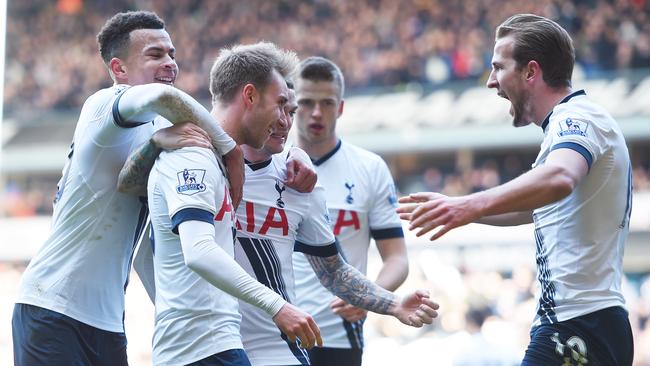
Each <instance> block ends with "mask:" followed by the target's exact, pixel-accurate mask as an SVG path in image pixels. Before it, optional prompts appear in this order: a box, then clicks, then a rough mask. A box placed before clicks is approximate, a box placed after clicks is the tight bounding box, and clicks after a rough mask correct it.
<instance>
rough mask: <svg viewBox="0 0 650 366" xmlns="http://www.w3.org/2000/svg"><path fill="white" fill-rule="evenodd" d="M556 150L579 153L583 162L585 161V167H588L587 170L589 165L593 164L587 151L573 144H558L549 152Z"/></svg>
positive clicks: (592, 159)
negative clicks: (569, 150)
mask: <svg viewBox="0 0 650 366" xmlns="http://www.w3.org/2000/svg"><path fill="white" fill-rule="evenodd" d="M557 149H571V150H573V151H575V152H577V153H579V154H580V155H582V156H583V157H584V158H585V160H587V165H588V166H589V169H591V163H593V161H594V158H593V156H592V155H591V153H590V152H589V150H587V149H586V148H585V147H584V146H582V145H580V144H578V143H575V142H560V143H559V144H556V145H553V147H552V148H551V151H553V150H557Z"/></svg>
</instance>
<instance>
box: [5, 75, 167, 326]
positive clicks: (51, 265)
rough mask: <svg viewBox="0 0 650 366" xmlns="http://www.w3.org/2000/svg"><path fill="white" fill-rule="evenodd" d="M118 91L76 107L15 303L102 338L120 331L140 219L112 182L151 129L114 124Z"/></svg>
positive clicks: (136, 201)
mask: <svg viewBox="0 0 650 366" xmlns="http://www.w3.org/2000/svg"><path fill="white" fill-rule="evenodd" d="M126 89H128V86H126V85H118V86H113V87H111V88H107V89H103V90H100V91H98V92H97V93H95V94H93V95H92V96H91V97H89V98H88V100H86V102H85V103H84V106H83V108H82V109H81V114H80V116H79V121H78V123H77V127H76V129H75V133H74V139H73V143H72V146H71V149H70V153H69V155H68V161H67V162H66V164H65V167H64V168H63V174H62V177H61V180H60V181H59V185H58V192H57V195H56V199H55V204H54V215H53V218H52V228H51V233H50V236H49V237H48V239H47V241H45V243H44V244H43V245H42V246H41V248H40V249H39V251H38V253H37V254H36V255H35V256H34V258H32V260H31V262H30V264H29V266H28V267H27V269H26V270H25V273H24V274H23V278H22V282H21V285H20V289H19V293H18V299H17V301H16V302H17V303H23V304H31V305H35V306H39V307H42V308H46V309H49V310H52V311H56V312H58V313H61V314H65V315H67V316H69V317H71V318H74V319H76V320H78V321H80V322H83V323H86V324H88V325H91V326H93V327H96V328H99V329H103V330H107V331H110V332H123V331H124V326H123V323H122V319H123V316H124V291H125V289H126V285H127V282H128V275H129V272H130V266H131V265H130V262H131V260H130V259H131V257H132V255H133V249H134V247H135V245H136V243H137V241H138V239H139V236H140V234H141V232H142V229H143V226H144V224H145V220H146V218H147V214H148V209H147V204H146V200H145V199H144V197H141V198H139V197H136V196H134V195H131V194H125V193H120V192H117V190H116V187H117V178H118V175H119V172H120V170H121V169H122V166H123V165H124V162H125V161H126V158H127V157H128V156H129V154H130V153H131V152H132V151H133V150H134V149H136V148H138V147H139V146H140V145H142V144H143V143H144V142H146V141H147V140H148V139H149V138H150V137H151V135H152V134H153V132H154V130H155V129H156V128H157V126H154V123H153V121H150V122H148V123H144V124H143V123H135V122H130V121H124V120H122V118H121V116H120V115H119V112H118V109H117V104H118V101H119V98H120V96H121V95H123V92H124V91H125V90H126Z"/></svg>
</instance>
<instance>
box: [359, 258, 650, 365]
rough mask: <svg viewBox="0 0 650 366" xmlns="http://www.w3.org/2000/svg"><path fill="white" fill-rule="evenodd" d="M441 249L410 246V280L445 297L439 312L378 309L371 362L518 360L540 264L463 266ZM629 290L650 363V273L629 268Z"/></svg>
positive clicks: (637, 333)
mask: <svg viewBox="0 0 650 366" xmlns="http://www.w3.org/2000/svg"><path fill="white" fill-rule="evenodd" d="M513 250H514V249H513ZM438 251H440V248H438V249H436V247H435V246H431V247H427V248H426V249H421V250H420V251H419V252H417V253H410V258H411V259H412V262H413V263H411V271H410V274H409V279H408V280H407V281H408V282H407V283H406V284H405V285H403V287H404V288H414V287H422V288H427V289H428V290H429V291H430V293H432V294H434V295H433V297H434V298H435V299H436V301H438V302H439V303H440V309H441V315H440V318H439V319H438V320H436V321H435V322H434V323H433V324H432V325H429V326H425V327H424V328H422V329H421V330H413V329H406V327H401V326H400V325H399V324H397V323H396V322H393V321H391V320H390V319H385V318H383V317H379V316H375V315H372V317H371V319H370V320H371V321H370V322H369V324H370V326H367V327H366V329H367V330H366V332H367V333H368V336H370V337H371V339H370V340H369V341H368V347H367V349H366V350H364V352H366V353H372V359H367V360H366V361H368V364H369V365H380V364H387V365H388V364H398V362H400V363H402V364H409V365H411V364H412V365H415V364H435V365H443V366H444V365H454V366H476V365H492V366H514V365H519V364H520V362H521V359H522V358H523V355H524V351H525V349H526V346H527V344H528V341H529V331H530V326H531V324H532V321H533V317H534V315H535V310H536V306H537V295H536V292H537V291H538V290H537V287H538V284H537V280H536V279H535V274H534V270H533V268H531V267H528V266H516V267H513V268H512V270H509V271H504V272H500V271H496V270H487V269H483V270H480V269H472V268H470V267H469V266H466V267H463V266H461V267H458V266H455V265H453V264H451V263H448V262H447V261H445V260H443V259H441V258H439V256H438V255H437V253H436V252H438ZM460 255H462V254H460ZM533 260H534V258H533V256H532V255H531V262H532V261H533ZM623 293H624V296H625V299H626V307H627V309H628V311H629V314H630V323H631V325H632V331H633V334H634V339H635V342H634V343H635V357H634V359H635V362H634V365H637V366H647V365H650V348H648V347H647V345H648V344H650V320H649V319H650V275H648V274H647V273H644V274H634V273H628V274H626V276H625V278H624V281H623ZM422 360H427V361H428V362H426V363H423V362H422ZM381 361H384V362H383V363H382V362H381ZM386 361H387V362H386ZM391 361H392V363H391ZM409 361H412V362H409ZM418 361H419V362H418Z"/></svg>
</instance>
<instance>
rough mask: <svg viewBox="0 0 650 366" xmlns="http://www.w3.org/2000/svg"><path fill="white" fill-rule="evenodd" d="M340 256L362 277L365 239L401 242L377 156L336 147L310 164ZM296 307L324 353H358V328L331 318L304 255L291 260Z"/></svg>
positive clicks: (389, 186)
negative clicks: (312, 325)
mask: <svg viewBox="0 0 650 366" xmlns="http://www.w3.org/2000/svg"><path fill="white" fill-rule="evenodd" d="M314 165H315V167H316V171H317V173H318V183H319V184H320V185H322V186H323V187H324V188H325V193H326V197H327V207H328V208H329V215H330V220H331V221H330V222H331V226H332V230H333V232H334V235H335V236H336V238H337V240H338V243H339V252H341V256H342V257H343V258H344V259H345V260H346V261H347V262H348V263H349V264H350V265H352V266H354V267H355V268H357V269H358V270H359V271H361V272H362V273H364V274H365V273H366V267H367V263H368V247H369V245H370V238H371V237H372V238H374V239H375V240H378V239H389V238H396V237H403V236H404V233H403V232H402V224H401V221H400V219H399V216H398V215H397V213H396V212H395V209H396V207H397V194H396V191H395V185H394V184H393V178H392V176H391V175H390V171H389V170H388V167H387V166H386V163H385V162H384V161H383V160H382V159H381V158H380V157H379V156H378V155H376V154H374V153H371V152H369V151H366V150H363V149H361V148H358V147H356V146H353V145H350V144H346V143H345V142H341V141H339V143H338V145H337V146H336V148H335V149H334V150H333V151H332V152H330V153H328V154H327V155H325V156H323V157H322V158H321V159H319V160H317V161H315V162H314ZM294 268H295V272H296V301H297V305H298V306H299V307H300V308H302V309H303V310H305V311H307V312H308V313H310V314H311V315H312V316H313V317H314V319H315V320H316V324H318V326H319V327H320V330H321V334H322V336H323V342H324V346H325V347H333V348H355V349H359V348H363V333H362V322H357V323H350V322H347V321H345V320H344V319H343V318H342V317H340V316H338V315H336V314H334V313H333V312H332V310H331V309H330V303H331V301H332V300H333V299H334V295H333V294H332V293H330V292H329V291H328V290H327V289H326V288H325V287H323V286H322V285H321V284H320V282H319V281H318V278H316V275H315V273H314V271H313V270H312V268H311V266H310V265H309V263H308V262H307V260H306V259H305V257H304V255H302V254H300V253H296V254H295V255H294Z"/></svg>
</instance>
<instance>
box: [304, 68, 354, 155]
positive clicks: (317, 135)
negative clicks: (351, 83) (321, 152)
mask: <svg viewBox="0 0 650 366" xmlns="http://www.w3.org/2000/svg"><path fill="white" fill-rule="evenodd" d="M296 94H297V97H298V111H297V114H296V124H297V126H298V138H299V139H300V140H301V141H302V142H301V144H302V143H304V144H306V145H319V144H328V145H332V146H334V145H336V141H337V138H336V132H335V130H336V120H337V119H338V118H339V117H340V116H341V113H342V112H343V100H342V99H341V97H340V95H339V90H338V88H337V85H336V83H335V82H333V81H312V80H306V79H299V80H298V81H297V83H296Z"/></svg>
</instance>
